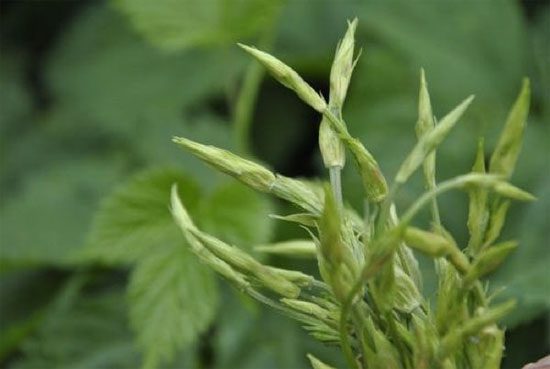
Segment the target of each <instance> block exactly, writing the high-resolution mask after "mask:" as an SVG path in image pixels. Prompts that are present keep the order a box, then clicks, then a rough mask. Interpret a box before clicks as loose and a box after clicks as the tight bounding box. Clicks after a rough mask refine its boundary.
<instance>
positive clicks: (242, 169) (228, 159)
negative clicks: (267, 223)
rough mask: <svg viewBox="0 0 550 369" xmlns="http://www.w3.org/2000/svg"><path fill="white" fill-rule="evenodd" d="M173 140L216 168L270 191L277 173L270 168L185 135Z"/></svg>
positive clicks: (252, 185)
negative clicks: (187, 137)
mask: <svg viewBox="0 0 550 369" xmlns="http://www.w3.org/2000/svg"><path fill="white" fill-rule="evenodd" d="M172 141H174V142H175V143H177V144H178V145H180V146H182V147H183V148H185V149H186V150H188V151H190V152H191V153H192V154H194V155H195V156H197V157H198V158H199V159H201V160H203V161H205V162H206V163H208V164H210V165H212V166H213V167H215V168H216V169H218V170H220V171H222V172H224V173H227V174H229V175H231V176H233V177H235V178H237V179H238V180H239V181H241V182H243V183H244V184H246V185H247V186H249V187H252V188H254V189H256V190H258V191H261V192H269V190H270V188H271V185H272V183H273V181H274V180H275V175H274V174H273V173H272V172H271V171H270V170H268V169H266V168H264V167H263V166H261V165H259V164H257V163H254V162H253V161H250V160H246V159H243V158H241V157H240V156H238V155H235V154H233V153H231V152H229V151H227V150H223V149H220V148H217V147H215V146H210V145H203V144H200V143H198V142H194V141H191V140H188V139H186V138H183V137H174V138H173V139H172Z"/></svg>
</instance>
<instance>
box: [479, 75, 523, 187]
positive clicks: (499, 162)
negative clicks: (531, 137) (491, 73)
mask: <svg viewBox="0 0 550 369" xmlns="http://www.w3.org/2000/svg"><path fill="white" fill-rule="evenodd" d="M530 96H531V89H530V86H529V79H527V78H525V79H524V80H523V85H522V87H521V91H520V93H519V96H518V97H517V99H516V102H515V103H514V106H513V107H512V109H511V110H510V113H508V118H507V119H506V124H505V126H504V129H503V130H502V133H501V134H500V138H499V140H498V143H497V146H496V148H495V151H494V152H493V155H492V156H491V162H490V165H489V172H490V173H495V174H500V175H503V176H504V177H505V178H509V177H510V176H511V175H512V173H513V172H514V168H515V166H516V161H517V159H518V156H519V152H520V150H521V144H522V141H523V132H524V130H525V124H526V122H527V115H528V113H529V99H530Z"/></svg>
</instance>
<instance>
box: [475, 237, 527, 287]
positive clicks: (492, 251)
mask: <svg viewBox="0 0 550 369" xmlns="http://www.w3.org/2000/svg"><path fill="white" fill-rule="evenodd" d="M517 246H518V243H517V242H516V241H507V242H502V243H499V244H497V245H494V246H490V247H488V248H486V249H485V250H483V251H482V252H481V253H480V254H479V256H478V257H477V258H476V259H475V261H474V263H473V264H472V267H471V268H470V271H469V272H468V274H467V275H466V277H465V278H464V281H465V283H466V284H468V283H472V282H474V281H476V280H478V279H479V278H481V277H483V276H485V275H487V274H488V273H491V272H492V271H493V270H495V269H496V268H497V267H498V266H499V265H500V264H502V262H503V261H504V259H505V258H506V256H508V254H510V252H512V251H513V250H515V249H516V248H517Z"/></svg>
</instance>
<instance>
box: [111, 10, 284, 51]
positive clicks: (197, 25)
mask: <svg viewBox="0 0 550 369" xmlns="http://www.w3.org/2000/svg"><path fill="white" fill-rule="evenodd" d="M115 4H116V5H117V7H118V8H119V9H120V10H121V11H122V12H123V13H125V14H126V15H127V16H128V18H129V19H130V21H131V23H132V25H133V26H134V27H135V28H136V29H137V30H138V31H139V32H140V33H141V34H143V36H145V38H147V39H148V40H149V41H150V42H151V43H152V44H154V45H156V46H158V47H160V48H163V49H167V50H179V49H184V48H188V47H192V46H199V45H211V44H231V43H234V42H236V41H238V40H240V39H242V38H244V37H247V36H249V35H251V34H254V33H256V32H258V31H259V30H261V29H263V28H265V27H268V26H269V25H270V23H271V22H272V21H273V17H274V16H275V15H276V14H277V12H278V10H279V8H280V6H281V1H279V0H276V1H274V0H252V1H250V0H236V1H235V0H209V1H202V0H187V1H177V0H161V1H156V2H154V3H151V2H150V1H147V0H116V1H115Z"/></svg>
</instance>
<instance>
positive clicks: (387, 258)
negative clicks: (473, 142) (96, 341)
mask: <svg viewBox="0 0 550 369" xmlns="http://www.w3.org/2000/svg"><path fill="white" fill-rule="evenodd" d="M356 26H357V20H354V21H352V22H350V23H349V24H348V28H347V32H346V33H345V36H344V37H343V39H342V40H341V41H340V43H339V44H338V46H337V48H336V53H335V57H334V62H333V65H332V68H331V71H330V96H329V100H328V102H327V101H326V100H325V98H324V97H323V96H321V95H320V94H319V93H317V92H316V91H315V90H314V89H313V88H312V87H311V86H310V85H309V84H307V83H306V82H305V81H304V80H303V79H302V78H301V77H300V76H299V75H298V73H297V72H296V71H294V70H293V69H292V68H290V67H289V66H288V65H286V64H285V63H283V62H282V61H280V60H278V59H276V58H275V57H274V56H272V55H270V54H268V53H266V52H263V51H260V50H258V49H256V48H253V47H249V46H245V45H239V46H241V47H242V48H243V49H244V50H245V51H246V52H247V53H249V54H250V55H251V56H253V57H254V58H255V59H256V60H257V61H259V62H260V63H261V64H262V65H263V66H264V67H265V68H266V69H267V70H268V72H269V73H270V74H271V75H272V76H273V77H274V78H275V79H276V80H277V81H278V82H280V83H282V84H283V85H284V86H286V87H288V88H289V89H291V90H293V91H294V92H295V93H296V95H297V96H298V97H299V98H300V99H301V100H303V101H304V102H305V103H306V104H308V105H309V106H310V107H311V108H313V109H315V110H316V111H317V112H318V113H319V114H320V130H319V146H320V150H321V154H322V157H323V162H324V164H325V166H326V168H327V172H328V177H329V178H330V181H327V183H326V184H324V185H322V184H319V182H317V183H313V182H311V181H304V180H299V179H293V178H288V177H285V176H283V175H280V174H277V173H274V172H272V171H271V170H269V169H267V168H265V167H264V166H262V165H260V164H257V163H255V162H252V161H250V160H247V159H244V158H242V157H239V156H237V155H235V154H233V153H231V152H228V151H226V150H222V149H219V148H216V147H213V146H207V145H203V144H200V143H197V142H193V141H191V140H188V139H186V138H181V137H175V138H174V142H175V143H177V144H178V145H180V146H181V147H182V148H184V149H185V150H187V151H189V152H191V153H192V154H194V155H195V156H197V157H198V158H200V159H201V160H203V161H205V162H206V163H208V164H210V165H211V166H213V167H214V168H216V169H218V170H220V171H222V172H224V173H227V174H229V175H231V176H233V177H235V178H236V179H237V180H239V181H240V182H242V183H244V184H245V185H247V186H250V187H251V188H253V189H255V190H257V191H260V192H263V193H268V194H271V195H273V196H276V197H278V198H281V199H283V200H285V201H288V202H290V203H292V204H294V205H296V206H297V207H298V208H300V209H301V211H300V212H299V213H296V214H287V215H275V216H274V217H275V218H277V219H279V220H282V221H287V222H293V223H296V224H297V226H300V227H302V228H304V229H305V230H306V231H307V233H308V234H309V236H308V237H307V238H305V239H296V240H291V241H286V242H281V243H276V244H269V245H259V246H258V247H257V251H259V252H266V253H272V254H278V255H283V256H286V257H294V258H302V259H303V258H311V259H312V260H316V262H317V264H318V268H319V276H317V277H316V276H312V275H308V274H305V273H303V272H301V271H297V270H287V269H281V268H276V267H272V266H269V265H265V264H263V263H262V262H260V261H258V260H257V259H256V258H254V257H253V256H251V255H250V254H248V253H247V252H245V251H243V250H242V249H240V248H239V247H237V246H233V245H229V244H227V243H225V242H224V241H222V240H220V239H217V238H215V237H213V236H212V235H209V234H207V233H205V232H203V231H202V230H201V229H199V228H198V227H197V226H196V225H195V224H194V223H193V221H192V219H191V218H190V216H189V214H188V213H187V211H186V209H185V206H184V204H182V202H181V201H180V199H179V197H178V194H177V189H176V188H173V191H172V198H171V210H172V213H173V216H174V219H175V221H176V222H177V224H178V225H179V227H180V228H181V230H182V231H183V234H184V236H185V238H186V240H187V244H188V245H189V247H190V249H191V250H192V252H193V253H194V254H196V256H197V257H198V258H199V259H200V260H201V261H202V262H203V263H205V264H206V265H208V266H209V267H210V268H212V269H213V270H215V271H216V272H217V273H218V274H219V275H221V276H223V277H224V278H225V279H227V280H228V281H229V282H230V283H231V284H232V285H234V286H235V287H236V288H238V289H239V290H240V291H243V292H244V293H246V294H249V295H250V296H252V297H253V298H254V299H257V300H258V301H261V302H262V303H265V304H267V305H269V306H271V307H273V308H275V309H277V310H279V311H280V312H282V313H283V314H285V315H288V316H289V317H291V318H293V319H296V320H297V321H299V322H300V323H301V324H302V325H303V327H304V328H305V329H306V330H307V331H308V332H309V333H310V334H311V335H312V336H313V337H314V338H316V339H318V340H320V341H322V342H324V343H326V344H330V345H338V346H340V347H341V349H342V352H343V354H344V356H345V359H346V362H347V365H348V366H349V368H352V369H391V368H395V369H397V368H403V369H406V368H415V369H422V368H444V369H459V368H485V369H497V368H499V367H500V362H501V358H502V353H503V349H504V331H503V329H502V328H501V327H499V325H498V321H499V320H500V319H501V318H502V317H503V316H505V315H506V314H507V313H509V312H510V311H511V310H512V309H513V307H514V302H513V301H507V302H503V303H496V302H494V295H491V293H490V292H489V290H488V287H487V285H486V283H484V278H486V276H487V275H488V274H489V273H490V272H492V271H493V270H494V269H495V268H496V267H497V266H499V264H501V263H502V262H503V260H504V259H505V258H506V256H507V255H508V254H509V253H510V252H511V251H512V250H514V248H516V247H517V243H516V242H515V241H504V242H501V241H499V242H497V240H498V238H499V235H500V232H501V230H502V228H503V225H504V222H505V217H506V213H507V210H508V208H509V205H510V202H511V201H512V200H519V201H529V200H532V199H533V196H532V195H530V194H529V193H527V192H525V191H523V190H521V189H519V188H517V187H515V186H513V185H512V184H510V183H509V182H508V180H509V179H510V177H511V175H512V172H513V170H514V167H515V164H516V160H517V158H518V154H519V151H520V148H521V141H522V136H523V131H524V127H525V122H526V118H527V113H528V105H529V94H530V92H529V82H528V80H524V82H523V86H522V89H521V92H520V93H519V96H518V98H517V101H516V102H515V103H514V105H513V107H512V109H511V111H510V112H509V115H508V118H507V122H506V124H505V126H504V128H503V130H502V133H501V135H500V138H499V140H498V143H497V145H496V148H495V149H494V151H493V153H492V155H491V157H490V158H489V160H487V162H488V165H487V166H486V158H485V157H484V152H485V150H484V147H483V141H482V140H480V142H479V146H478V150H477V155H476V156H475V159H473V166H472V170H471V172H469V173H466V174H462V175H459V176H457V177H454V178H452V179H449V180H445V181H443V182H440V183H438V182H437V181H436V149H437V147H438V146H439V145H441V144H442V142H443V141H444V139H445V138H446V137H447V135H448V134H449V133H450V131H451V129H452V128H453V127H454V126H455V125H456V124H457V122H458V121H459V120H460V118H461V116H462V115H463V113H464V112H465V111H466V109H467V108H468V106H469V105H470V103H471V102H472V100H473V96H470V97H468V98H466V99H465V100H464V101H463V102H461V103H460V104H458V106H457V107H456V108H454V109H453V110H451V111H450V112H449V113H448V114H447V115H445V116H443V117H442V118H440V119H436V117H434V115H433V113H432V107H431V103H430V96H429V93H428V87H427V83H426V80H425V76H424V71H421V73H420V92H419V102H418V118H417V121H416V135H417V138H418V140H417V142H416V144H415V146H414V147H413V148H412V150H411V151H410V153H409V154H408V156H407V157H406V158H405V160H404V161H403V163H402V165H401V166H400V168H399V170H398V171H397V174H396V175H395V177H394V179H393V181H392V182H391V184H390V185H388V182H387V181H386V179H385V177H384V175H383V174H382V171H381V169H380V168H379V166H378V164H377V162H376V160H375V159H374V157H373V156H372V155H371V154H370V153H369V151H368V150H367V149H366V148H365V146H363V144H362V143H361V142H360V141H359V140H358V139H356V138H354V137H353V136H351V134H350V133H349V132H348V129H347V128H346V123H345V121H344V119H343V116H342V107H343V105H344V101H345V99H346V94H347V90H348V86H349V84H350V79H351V76H352V73H353V70H354V67H355V64H356V61H357V54H358V53H356V52H355V51H354V47H355V45H354V44H355V40H354V34H355V29H356ZM346 155H351V157H352V158H353V161H354V163H355V167H356V169H357V171H358V172H359V174H360V176H361V179H362V186H363V189H364V191H363V194H364V206H363V208H364V213H363V214H361V215H360V214H358V213H357V212H356V211H354V210H353V209H352V208H351V207H350V206H348V205H347V204H345V203H344V202H343V196H342V187H341V184H340V172H341V170H342V168H343V167H344V166H345V165H346ZM420 168H422V171H423V176H424V178H425V188H426V191H425V192H424V193H423V194H422V195H420V196H419V197H418V199H417V200H416V202H414V203H413V204H412V205H411V206H410V207H409V208H407V209H404V211H403V212H402V214H399V213H398V211H397V207H396V206H395V204H394V200H395V197H396V194H397V193H398V192H399V191H400V189H401V188H403V186H405V185H406V184H407V181H408V180H409V178H410V177H411V176H412V175H413V173H415V172H416V171H417V170H420ZM450 190H462V191H465V192H466V193H467V194H468V196H469V213H468V220H467V227H468V230H469V241H468V243H467V244H465V245H459V244H457V242H456V241H455V239H454V238H453V236H452V235H451V234H450V233H449V232H448V231H447V230H446V229H445V227H444V225H443V223H442V218H441V217H440V214H439V210H438V204H437V197H438V195H440V194H442V193H444V192H447V191H450ZM423 208H429V209H430V212H431V226H430V227H429V229H421V228H418V227H417V226H415V225H414V224H413V221H414V220H415V218H416V215H417V214H418V213H419V212H420V211H421V210H422V209H423ZM414 252H420V253H422V254H425V255H428V256H430V257H432V258H433V260H434V263H435V269H436V273H437V277H438V282H437V292H436V296H435V297H434V298H433V299H430V298H429V297H428V296H425V294H423V292H422V274H421V272H420V269H419V265H418V261H417V259H416V258H415V256H414ZM309 358H310V360H311V363H312V365H313V367H314V368H316V369H320V368H331V366H330V363H323V362H321V361H320V360H319V359H317V358H315V357H313V356H311V355H309Z"/></svg>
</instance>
